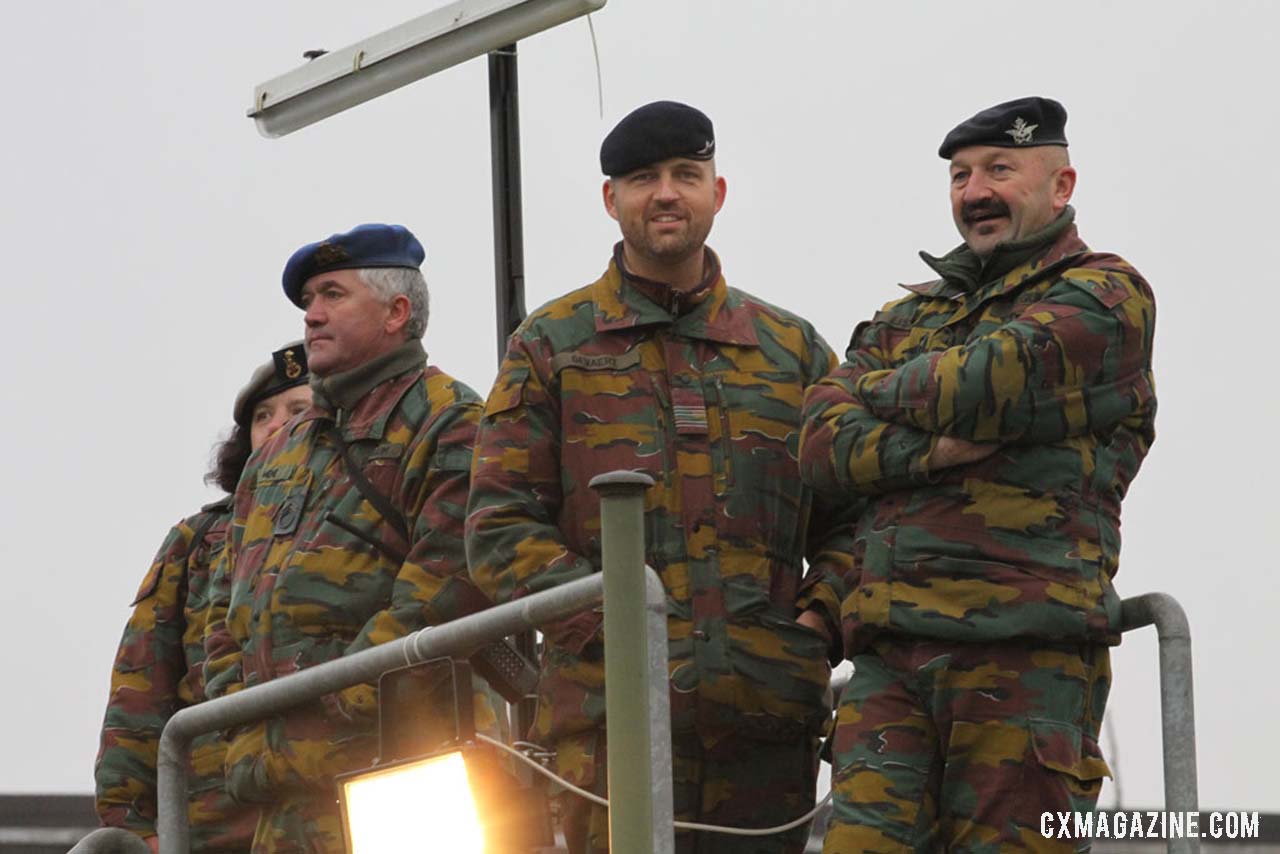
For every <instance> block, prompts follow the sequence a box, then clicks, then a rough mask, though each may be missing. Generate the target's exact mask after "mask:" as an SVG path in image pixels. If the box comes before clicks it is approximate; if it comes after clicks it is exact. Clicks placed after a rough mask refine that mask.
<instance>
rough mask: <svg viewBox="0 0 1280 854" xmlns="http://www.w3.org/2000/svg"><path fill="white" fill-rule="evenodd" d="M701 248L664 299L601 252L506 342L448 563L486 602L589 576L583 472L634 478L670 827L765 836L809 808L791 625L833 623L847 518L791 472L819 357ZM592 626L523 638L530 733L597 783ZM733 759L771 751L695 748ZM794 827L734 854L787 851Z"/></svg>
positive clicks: (798, 328)
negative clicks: (669, 733)
mask: <svg viewBox="0 0 1280 854" xmlns="http://www.w3.org/2000/svg"><path fill="white" fill-rule="evenodd" d="M707 258H708V262H709V265H710V267H709V269H710V271H711V272H710V273H709V275H708V276H707V278H706V280H705V281H704V282H703V283H702V284H701V285H700V286H699V287H698V288H697V289H695V290H694V291H692V292H688V293H681V292H676V291H672V290H671V289H670V288H668V287H667V286H666V285H663V284H659V283H656V282H648V281H645V280H643V279H639V278H637V277H633V276H630V275H624V274H623V273H622V272H620V270H621V269H622V266H621V244H619V247H618V248H617V249H615V259H614V262H613V263H612V264H610V266H609V268H608V270H607V271H606V273H605V274H604V276H603V277H602V278H601V279H600V280H598V281H597V282H595V283H594V284H591V285H588V286H587V287H585V288H582V289H580V290H577V291H574V292H573V293H570V294H568V295H567V296H564V297H562V298H560V299H557V300H555V301H553V302H551V303H550V304H548V305H547V306H545V307H543V308H542V309H540V310H539V311H537V312H535V313H534V314H533V315H532V316H531V317H530V318H529V319H528V320H526V321H525V323H524V324H523V325H522V326H521V327H520V329H518V330H517V331H516V332H515V333H514V335H513V336H512V338H511V340H510V342H509V346H508V350H507V355H506V358H505V359H504V360H503V363H502V367H501V369H500V371H499V376H498V379H497V381H496V382H495V384H494V387H493V390H492V392H491V393H490V395H489V400H488V403H487V405H486V407H485V416H484V419H483V421H482V422H481V427H480V432H479V436H478V438H477V452H476V460H475V466H474V469H473V471H472V491H471V503H470V507H469V512H468V517H467V557H468V561H469V565H470V568H471V574H472V577H473V578H474V579H475V580H476V582H477V583H478V584H479V585H480V586H481V588H482V589H484V590H485V592H486V593H488V594H489V595H490V596H492V597H494V598H496V599H497V600H499V601H509V600H512V599H516V598H519V597H521V596H525V595H527V594H529V593H533V592H536V591H539V590H545V589H547V588H550V587H553V586H555V585H558V584H563V583H565V582H566V581H569V580H572V579H575V578H579V577H582V576H585V575H588V574H589V573H592V572H595V571H597V570H598V569H599V567H600V517H599V505H598V501H597V497H596V495H595V493H594V492H593V491H592V490H590V489H589V488H588V487H587V482H588V481H589V480H590V479H591V478H592V477H593V476H594V475H596V474H600V473H602V472H607V471H612V470H615V469H631V470H640V471H645V472H647V473H648V474H650V475H651V476H652V477H653V478H654V480H655V481H656V486H654V487H653V488H652V489H650V490H649V491H648V493H647V494H646V496H645V525H646V531H645V535H646V558H647V560H648V563H649V564H650V565H651V566H652V567H653V568H654V569H655V570H657V572H658V574H659V575H660V576H661V578H662V581H663V583H664V585H665V586H666V589H667V591H668V607H669V614H670V618H669V620H668V632H669V635H670V669H671V670H670V672H671V686H672V692H671V711H672V724H673V729H674V732H675V739H676V742H677V744H676V758H677V762H676V773H677V785H676V794H677V802H676V812H677V817H678V818H683V819H691V818H700V819H704V820H705V819H707V818H709V817H712V816H717V817H718V816H721V815H723V816H729V817H730V819H731V820H737V821H740V823H741V824H743V825H751V824H754V825H755V826H769V825H772V824H775V823H779V822H780V821H784V820H786V819H790V818H795V817H796V816H798V815H801V814H803V813H804V812H806V811H807V810H808V809H809V808H810V807H811V806H812V797H813V782H812V781H813V774H814V770H815V759H814V742H815V734H816V733H817V732H818V730H819V728H820V727H821V726H822V724H823V721H824V718H825V714H826V710H825V708H824V692H825V690H826V686H827V682H828V678H829V666H828V662H827V657H828V653H829V650H828V647H827V644H826V642H825V641H824V639H823V638H822V637H821V635H820V634H819V633H818V632H815V631H813V630H811V629H808V628H806V627H804V626H801V625H800V624H798V623H797V622H796V620H795V617H796V615H797V613H798V612H799V611H801V610H804V609H808V608H813V609H816V610H817V611H818V612H819V613H820V614H822V615H824V616H825V617H826V619H827V620H828V622H829V623H830V625H831V627H832V628H835V627H836V626H837V625H838V623H837V622H836V620H837V619H838V617H837V614H838V607H839V606H838V602H839V597H840V591H841V589H842V588H841V584H842V577H843V574H844V572H845V571H846V570H847V569H848V567H849V565H850V563H851V561H850V557H849V550H850V546H851V538H850V533H851V528H850V527H849V526H848V525H847V524H841V523H839V522H838V521H836V520H833V519H832V518H831V517H830V516H829V514H828V513H827V512H826V510H825V508H823V507H815V505H814V504H813V501H812V494H811V493H810V491H809V490H808V489H806V488H805V487H803V485H802V484H801V483H800V481H799V477H798V471H797V464H796V454H797V451H798V440H799V423H800V420H799V419H800V404H801V401H802V397H803V394H804V389H805V388H806V387H808V386H810V385H812V384H813V383H814V382H816V381H817V380H818V379H819V378H820V377H822V376H823V375H824V374H825V373H826V372H827V371H828V370H830V369H831V367H832V366H833V365H834V362H835V360H834V357H833V356H832V354H831V351H830V350H829V349H828V348H827V346H826V344H825V343H824V342H823V341H822V339H821V338H820V337H819V336H818V335H817V333H816V332H814V330H813V328H812V327H811V326H810V325H809V324H808V323H806V322H805V321H803V320H801V319H799V318H797V317H795V316H794V315H792V314H789V313H787V312H784V311H782V310H780V309H777V308H774V307H772V306H770V305H767V304H765V303H763V302H761V301H759V300H757V299H755V298H753V297H751V296H749V295H747V294H745V293H742V292H741V291H738V290H735V289H732V288H729V287H728V286H727V285H726V284H725V282H724V279H723V278H722V277H721V276H720V271H719V262H718V260H716V258H715V255H714V254H712V253H710V251H709V250H708V254H707ZM806 557H807V558H808V559H809V562H810V570H809V572H808V574H807V575H805V574H804V572H803V568H802V564H803V560H804V558H806ZM601 624H602V615H601V613H599V611H593V612H588V613H585V614H581V615H578V616H576V617H574V618H571V619H569V620H567V621H565V622H563V623H561V624H559V625H554V626H548V627H546V628H545V629H544V632H545V634H546V637H547V645H546V650H545V654H544V657H543V661H542V678H541V682H540V686H539V697H538V712H537V716H536V719H535V721H534V724H533V727H532V732H531V734H530V735H531V737H532V738H533V739H534V740H535V741H537V742H539V743H541V744H544V745H549V746H554V747H555V748H556V750H557V752H558V757H557V764H558V770H559V772H560V773H561V774H563V775H565V776H566V777H567V778H569V779H570V780H572V781H573V782H575V783H578V784H580V785H587V786H592V787H594V788H595V789H596V790H597V791H602V790H603V787H604V782H605V781H604V774H603V762H604V756H605V751H604V744H603V738H602V735H603V724H604V713H605V706H604V691H603V687H604V686H603V680H604V668H603V663H602V655H603V643H602V641H601V638H600V630H601ZM833 634H835V633H834V632H833ZM749 751H757V752H756V753H755V754H754V755H756V756H758V757H765V756H774V757H776V761H774V762H772V763H769V762H759V763H754V764H751V765H750V766H748V767H744V766H743V764H742V763H741V762H738V763H737V764H733V763H731V762H722V761H720V760H719V759H718V758H717V757H722V756H723V755H726V754H727V755H733V756H736V757H737V758H739V759H740V758H741V757H742V756H744V755H747V753H748V752H749ZM784 778H785V779H784ZM801 789H802V790H803V791H799V790H801ZM793 790H795V791H793ZM570 808H571V810H572V811H574V812H575V813H582V812H583V810H582V809H581V808H580V807H579V806H578V805H571V806H570ZM718 810H720V811H721V812H717V811H718ZM592 812H593V813H594V816H593V817H591V818H590V819H584V818H583V817H582V816H579V822H578V824H579V825H581V824H582V823H584V821H585V823H589V824H591V825H592V827H593V832H591V836H592V841H591V842H590V843H588V844H589V850H602V849H603V846H604V844H605V841H606V840H605V839H604V838H603V837H602V836H601V833H600V831H601V829H602V828H603V827H604V811H603V810H600V809H595V810H592ZM569 830H570V831H571V832H578V831H581V830H582V828H581V827H580V826H579V827H577V828H576V829H575V828H574V827H570V828H569ZM802 836H803V833H793V834H790V847H785V848H784V847H782V845H783V840H782V839H780V838H777V837H775V838H773V839H765V840H762V841H760V842H759V843H758V844H757V847H753V848H751V849H750V850H752V851H756V850H759V851H782V850H796V851H798V850H799V847H798V846H799V845H801V844H802ZM680 837H688V838H682V841H681V843H680V845H681V848H682V850H690V851H692V850H694V849H693V847H692V846H693V845H694V844H695V840H694V839H693V838H692V836H691V835H689V834H681V835H680ZM729 839H730V838H728V837H723V836H711V835H708V834H702V835H700V838H699V839H697V840H696V843H697V844H698V845H699V846H700V847H698V849H697V850H699V851H714V850H722V849H721V848H720V847H717V846H725V845H727V846H728V847H729V848H730V849H731V850H734V851H744V850H747V849H745V848H743V847H742V843H741V841H739V842H737V843H736V844H729V842H726V841H725V840H729ZM730 841H732V840H730Z"/></svg>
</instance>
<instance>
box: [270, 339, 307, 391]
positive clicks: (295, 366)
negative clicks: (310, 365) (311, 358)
mask: <svg viewBox="0 0 1280 854" xmlns="http://www.w3.org/2000/svg"><path fill="white" fill-rule="evenodd" d="M271 358H272V360H274V361H275V363H276V377H278V378H279V380H280V381H281V382H287V381H288V380H296V379H298V377H300V376H302V375H303V374H305V373H306V372H307V354H306V351H305V350H303V349H302V348H301V347H298V346H293V347H285V348H284V349H283V350H277V351H275V352H274V353H272V354H271Z"/></svg>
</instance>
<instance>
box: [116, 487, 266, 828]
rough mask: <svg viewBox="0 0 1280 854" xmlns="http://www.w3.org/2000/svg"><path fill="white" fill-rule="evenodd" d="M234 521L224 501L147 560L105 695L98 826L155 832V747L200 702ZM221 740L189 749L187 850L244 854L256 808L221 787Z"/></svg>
mask: <svg viewBox="0 0 1280 854" xmlns="http://www.w3.org/2000/svg"><path fill="white" fill-rule="evenodd" d="M230 519H231V498H230V496H228V497H227V498H224V499H223V500H221V501H217V502H214V503H213V504H209V505H207V506H205V507H203V508H201V510H200V512H199V513H196V514H195V515H194V516H191V517H189V518H187V519H184V520H182V521H181V522H179V523H178V524H177V525H175V526H174V527H173V529H172V530H170V531H169V535H168V536H167V537H165V540H164V544H163V545H162V546H161V547H160V551H159V553H158V554H157V555H156V558H155V560H154V561H153V562H152V564H151V568H150V570H148V572H147V574H146V577H145V578H144V579H143V580H142V586H141V587H140V588H139V589H138V595H137V596H136V597H134V600H133V613H132V614H131V615H130V616H129V622H128V623H127V624H126V625H125V629H124V636H123V637H122V638H121V640H120V648H119V650H118V651H117V653H116V661H115V667H114V668H113V669H112V672H111V694H110V697H109V699H108V700H107V713H106V717H105V719H104V720H103V723H102V741H101V747H100V749H99V751H98V760H97V762H96V763H95V765H94V780H95V782H96V786H97V809H98V815H99V816H100V818H101V820H102V824H103V825H104V826H108V827H123V828H125V829H127V830H131V831H133V832H135V833H137V834H139V835H140V836H154V835H155V832H156V828H155V822H156V751H157V749H158V747H159V744H160V732H161V730H163V729H164V725H165V724H166V723H167V722H168V720H169V718H171V717H172V716H173V714H174V713H175V712H177V711H178V710H179V709H183V708H185V707H187V706H190V705H193V704H195V703H198V702H200V701H202V700H203V699H204V681H203V677H202V674H201V669H202V665H203V663H204V647H203V646H202V645H201V636H202V635H203V634H204V627H205V615H206V611H205V609H206V607H207V605H208V586H209V575H210V567H211V565H212V564H213V562H214V560H215V559H216V558H217V556H218V555H219V554H220V553H221V552H222V547H223V544H224V543H225V541H226V536H227V524H228V522H229V521H230ZM225 754H226V743H225V742H224V741H223V740H222V738H221V737H220V735H219V734H218V733H208V734H206V735H203V736H200V737H199V738H197V739H196V740H195V742H194V744H193V745H192V750H191V766H190V767H189V769H188V780H189V784H190V790H191V794H192V796H191V805H190V809H189V816H188V818H189V821H190V827H191V843H192V850H193V851H247V850H248V849H249V843H250V841H251V840H252V839H253V830H254V825H255V824H256V823H257V820H258V811H257V810H256V809H253V808H251V807H245V806H241V805H239V804H236V803H235V802H234V801H232V800H231V798H230V797H229V796H228V795H227V794H226V791H225V789H224V787H223V777H222V773H223V772H222V764H223V758H224V756H225Z"/></svg>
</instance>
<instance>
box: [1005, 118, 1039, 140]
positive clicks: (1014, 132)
mask: <svg viewBox="0 0 1280 854" xmlns="http://www.w3.org/2000/svg"><path fill="white" fill-rule="evenodd" d="M1038 127H1040V125H1029V124H1027V123H1026V122H1025V121H1023V119H1022V116H1018V117H1017V118H1016V119H1014V120H1013V127H1011V128H1009V129H1008V130H1007V131H1005V133H1007V134H1009V136H1011V137H1013V141H1014V144H1016V145H1026V144H1027V143H1028V142H1031V134H1032V133H1034V132H1035V129H1036V128H1038Z"/></svg>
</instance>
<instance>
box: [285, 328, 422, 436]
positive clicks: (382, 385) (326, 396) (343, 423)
mask: <svg viewBox="0 0 1280 854" xmlns="http://www.w3.org/2000/svg"><path fill="white" fill-rule="evenodd" d="M426 369H427V352H426V351H425V350H423V349H422V342H421V341H419V340H418V339H416V338H414V339H412V340H409V341H406V342H405V343H404V344H401V345H400V346H399V347H397V348H396V349H394V350H391V351H389V352H387V353H383V354H382V355H381V356H377V357H375V358H373V359H370V360H369V361H367V362H365V363H364V364H363V365H358V366H356V367H355V368H352V369H351V370H349V371H343V372H342V373H339V374H330V375H329V376H326V377H317V376H315V375H314V374H313V375H312V377H311V394H312V404H311V409H309V410H308V411H307V412H305V413H304V414H303V415H302V416H301V418H300V419H299V420H298V422H297V424H295V426H294V429H295V430H296V429H297V427H298V425H301V424H304V423H306V422H308V421H312V420H316V419H326V420H332V421H334V422H335V423H336V424H337V425H338V426H339V427H341V428H342V433H343V437H344V438H346V439H347V440H349V441H359V440H360V439H368V438H375V439H381V438H382V437H383V434H384V433H385V432H386V425H387V420H388V419H389V418H390V416H391V411H392V410H393V409H395V407H396V404H398V403H399V402H400V398H402V397H403V396H404V394H405V392H406V391H408V389H409V388H410V387H411V386H412V385H413V384H414V383H415V382H417V380H418V378H419V377H421V376H422V375H423V373H424V372H425V371H426Z"/></svg>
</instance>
